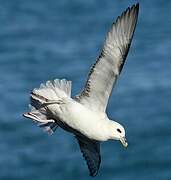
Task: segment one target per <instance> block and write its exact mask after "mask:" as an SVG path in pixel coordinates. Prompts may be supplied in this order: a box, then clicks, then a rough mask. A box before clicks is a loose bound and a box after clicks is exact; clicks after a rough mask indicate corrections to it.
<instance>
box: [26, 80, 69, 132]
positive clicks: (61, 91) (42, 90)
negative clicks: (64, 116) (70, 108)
mask: <svg viewBox="0 0 171 180" xmlns="http://www.w3.org/2000/svg"><path fill="white" fill-rule="evenodd" d="M70 96H71V81H67V80H65V79H62V80H59V79H55V80H53V81H47V82H46V83H45V84H41V85H40V87H39V88H38V89H37V88H35V89H33V91H32V92H31V96H30V108H31V111H30V112H27V113H24V114H23V115H24V117H27V118H30V119H32V120H33V121H34V122H36V123H38V126H39V127H42V128H44V130H45V131H47V132H48V133H49V134H52V133H53V132H54V131H55V130H56V128H57V127H58V125H57V123H56V122H57V120H56V119H53V115H52V113H51V112H50V111H49V110H48V108H47V106H48V105H49V104H60V103H62V98H65V97H70Z"/></svg>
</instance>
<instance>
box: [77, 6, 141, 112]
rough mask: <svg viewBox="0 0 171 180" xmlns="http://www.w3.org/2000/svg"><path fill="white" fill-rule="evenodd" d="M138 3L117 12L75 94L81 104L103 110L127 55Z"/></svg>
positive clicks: (134, 25)
mask: <svg viewBox="0 0 171 180" xmlns="http://www.w3.org/2000/svg"><path fill="white" fill-rule="evenodd" d="M138 11H139V4H136V5H133V6H132V7H131V8H128V9H127V10H126V11H125V12H123V13H122V15H121V16H119V17H118V18H117V20H116V22H115V23H113V25H112V27H111V29H110V31H109V32H108V34H107V37H106V40H105V43H104V47H103V49H102V52H101V54H100V56H99V58H98V59H97V61H96V63H95V64H94V65H93V66H92V68H91V70H90V73H89V75H88V80H87V82H86V86H85V88H84V90H83V91H82V93H81V94H80V95H78V96H77V97H76V100H77V101H79V102H80V103H81V104H84V105H85V106H87V107H89V108H92V109H94V110H97V111H102V112H105V110H106V106H107V103H108V99H109V96H110V94H111V91H112V88H113V85H114V84H115V82H116V80H117V78H118V75H119V74H120V72H121V70H122V68H123V65H124V62H125V59H126V57H127V54H128V51H129V48H130V45H131V41H132V37H133V34H134V30H135V27H136V23H137V18H138Z"/></svg>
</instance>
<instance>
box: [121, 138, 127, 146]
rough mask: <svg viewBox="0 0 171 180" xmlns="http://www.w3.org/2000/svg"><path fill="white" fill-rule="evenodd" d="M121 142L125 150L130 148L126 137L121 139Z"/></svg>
mask: <svg viewBox="0 0 171 180" xmlns="http://www.w3.org/2000/svg"><path fill="white" fill-rule="evenodd" d="M120 142H121V143H122V145H123V146H124V147H125V148H127V147H128V142H127V140H126V138H125V137H122V138H120Z"/></svg>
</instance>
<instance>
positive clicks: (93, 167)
mask: <svg viewBox="0 0 171 180" xmlns="http://www.w3.org/2000/svg"><path fill="white" fill-rule="evenodd" d="M76 138H77V140H78V143H79V146H80V150H81V152H82V154H83V157H84V159H85V160H86V162H87V166H88V169H89V172H90V176H93V177H94V176H96V175H97V173H98V170H99V167H100V163H101V157H100V142H98V141H92V140H90V139H82V138H80V137H78V136H77V137H76Z"/></svg>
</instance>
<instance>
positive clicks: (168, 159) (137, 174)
mask: <svg viewBox="0 0 171 180" xmlns="http://www.w3.org/2000/svg"><path fill="white" fill-rule="evenodd" d="M133 3H135V1H133V0H130V1H124V0H115V1H114V0H106V1H105V0H87V1H86V0H72V1H70V0H48V1H47V0H25V1H24V0H0V97H1V98H0V179H2V180H23V179H24V180H31V179H36V180H59V179H69V180H74V179H81V180H87V179H91V177H89V176H88V170H87V167H86V164H85V162H84V161H83V158H82V156H81V153H80V151H79V148H78V145H77V143H76V141H75V139H74V138H73V137H72V136H70V135H69V134H68V133H65V132H64V131H62V130H57V131H56V133H55V134H54V135H53V136H48V135H46V134H45V133H43V132H42V130H41V129H39V128H38V127H36V126H35V125H34V124H33V123H32V122H31V121H29V120H26V119H24V118H23V117H22V115H21V114H22V113H23V112H25V111H28V102H29V92H30V91H31V90H32V89H33V88H34V87H38V86H39V84H40V83H41V82H45V81H46V80H49V79H54V78H67V79H70V80H72V81H73V94H76V93H78V92H79V91H80V89H81V88H82V87H83V85H84V82H85V80H86V75H87V73H88V70H89V67H90V65H91V64H92V63H93V62H94V61H95V59H96V57H97V56H98V54H99V52H100V49H101V47H102V44H103V41H104V37H105V35H106V32H107V31H108V29H109V27H110V25H111V23H112V21H113V20H114V19H115V18H116V17H117V16H118V15H120V14H121V12H122V11H123V10H124V9H125V8H127V7H128V6H130V5H132V4H133ZM170 54H171V1H169V0H167V1H166V0H140V16H139V21H138V24H137V29H136V33H135V36H134V40H133V44H132V47H131V50H130V52H129V56H128V58H127V62H126V64H125V66H124V69H123V72H122V75H121V77H120V80H119V81H118V83H117V86H116V87H115V89H114V92H113V95H112V97H111V99H110V103H109V106H108V114H109V117H110V118H113V119H117V120H118V121H119V122H120V123H122V124H124V126H125V127H126V133H127V138H128V141H129V148H128V149H127V150H125V149H124V148H123V147H122V146H121V145H120V143H119V142H116V141H110V142H106V143H103V144H102V164H101V169H100V172H99V174H98V176H97V177H95V178H94V179H99V180H102V179H105V178H106V179H108V180H114V179H116V180H132V179H138V180H170V179H171V57H170Z"/></svg>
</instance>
